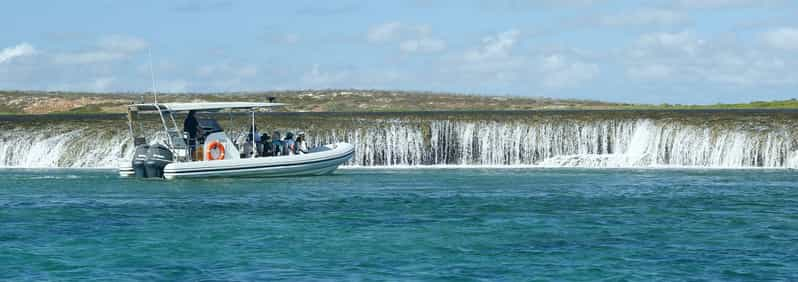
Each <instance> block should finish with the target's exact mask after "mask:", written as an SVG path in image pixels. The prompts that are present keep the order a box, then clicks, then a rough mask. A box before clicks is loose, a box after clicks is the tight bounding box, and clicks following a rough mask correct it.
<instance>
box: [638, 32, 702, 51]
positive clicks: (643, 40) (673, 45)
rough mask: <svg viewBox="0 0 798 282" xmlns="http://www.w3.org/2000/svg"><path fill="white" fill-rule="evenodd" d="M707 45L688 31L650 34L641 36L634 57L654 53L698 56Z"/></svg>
mask: <svg viewBox="0 0 798 282" xmlns="http://www.w3.org/2000/svg"><path fill="white" fill-rule="evenodd" d="M705 43H706V42H705V41H704V40H702V39H699V38H696V37H695V36H694V35H693V34H692V33H690V32H688V31H683V32H675V33H671V32H658V33H648V34H643V35H642V36H640V38H639V39H638V40H637V41H636V42H635V45H636V46H635V50H634V51H633V52H632V55H633V56H636V57H642V56H647V55H650V53H652V52H669V53H673V52H678V53H682V54H687V55H690V56H692V55H695V54H697V53H698V52H699V50H700V49H701V48H702V46H704V44H705Z"/></svg>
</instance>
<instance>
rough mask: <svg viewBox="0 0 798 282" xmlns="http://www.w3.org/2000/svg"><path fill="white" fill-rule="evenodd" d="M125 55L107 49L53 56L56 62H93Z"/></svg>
mask: <svg viewBox="0 0 798 282" xmlns="http://www.w3.org/2000/svg"><path fill="white" fill-rule="evenodd" d="M125 57H127V55H126V54H125V53H120V52H109V51H90V52H80V53H68V54H57V55H55V57H54V60H55V63H57V64H95V63H104V62H110V61H116V60H119V59H123V58H125Z"/></svg>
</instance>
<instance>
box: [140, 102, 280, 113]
mask: <svg viewBox="0 0 798 282" xmlns="http://www.w3.org/2000/svg"><path fill="white" fill-rule="evenodd" d="M284 105H285V104H283V103H257V102H207V103H161V104H132V105H129V106H128V109H130V110H131V111H162V112H185V111H206V112H213V111H220V110H227V109H230V110H253V109H256V108H274V107H280V106H284Z"/></svg>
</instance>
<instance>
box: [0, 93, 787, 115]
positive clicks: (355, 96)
mask: <svg viewBox="0 0 798 282" xmlns="http://www.w3.org/2000/svg"><path fill="white" fill-rule="evenodd" d="M269 97H274V98H276V100H277V101H278V102H281V103H286V104H288V106H287V107H285V109H284V111H289V112H410V111H504V110H515V111H519V110H676V109H798V100H795V99H791V100H785V101H770V102H752V103H745V104H717V105H669V104H662V105H647V104H625V103H609V102H601V101H591V100H577V99H552V98H541V97H516V96H481V95H463V94H452V93H433V92H410V91H386V90H353V89H343V90H331V89H330V90H295V91H268V92H236V93H179V94H161V95H159V101H160V102H224V101H252V102H264V101H268V99H269ZM150 101H152V95H151V94H150V93H83V92H42V91H0V114H52V113H59V114H98V113H122V112H125V110H126V105H127V104H130V103H138V102H150Z"/></svg>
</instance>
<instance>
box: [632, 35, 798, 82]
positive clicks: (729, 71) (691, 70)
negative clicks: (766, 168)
mask: <svg viewBox="0 0 798 282" xmlns="http://www.w3.org/2000/svg"><path fill="white" fill-rule="evenodd" d="M745 43H746V42H741V41H728V40H725V41H717V40H714V41H713V40H704V39H701V38H698V37H697V36H695V35H693V34H692V33H689V32H679V33H654V34H645V35H642V36H641V37H640V38H639V39H638V40H637V42H636V43H635V44H634V45H633V46H632V47H631V48H630V49H629V50H627V51H626V52H625V53H624V54H621V58H619V59H620V60H621V61H622V62H624V64H625V66H626V75H627V77H629V78H633V79H639V80H648V81H659V82H664V81H678V82H679V83H687V82H695V83H702V84H703V83H707V82H709V83H719V84H728V85H735V86H746V87H748V86H774V85H781V86H784V85H795V84H798V72H796V71H795V69H796V67H798V61H796V60H795V59H789V57H784V56H782V55H783V54H779V53H777V52H776V53H774V52H767V51H765V50H761V48H759V47H758V46H761V45H757V44H745Z"/></svg>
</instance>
